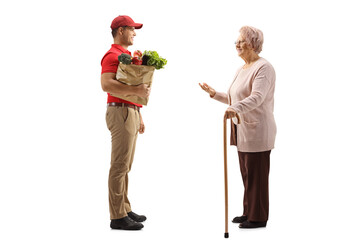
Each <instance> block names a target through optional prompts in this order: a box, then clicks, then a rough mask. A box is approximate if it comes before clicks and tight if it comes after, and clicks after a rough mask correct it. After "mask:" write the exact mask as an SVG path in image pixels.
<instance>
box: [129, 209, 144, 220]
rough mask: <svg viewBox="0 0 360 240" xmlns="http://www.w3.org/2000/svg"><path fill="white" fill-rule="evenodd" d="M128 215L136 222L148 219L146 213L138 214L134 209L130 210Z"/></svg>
mask: <svg viewBox="0 0 360 240" xmlns="http://www.w3.org/2000/svg"><path fill="white" fill-rule="evenodd" d="M128 216H129V217H130V218H131V219H132V220H134V221H136V222H144V221H145V220H146V217H145V216H144V215H137V214H136V213H134V212H132V211H131V212H128Z"/></svg>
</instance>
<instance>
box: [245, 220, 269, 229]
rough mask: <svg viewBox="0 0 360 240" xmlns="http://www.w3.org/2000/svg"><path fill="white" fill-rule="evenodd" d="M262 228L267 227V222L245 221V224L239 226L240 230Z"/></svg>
mask: <svg viewBox="0 0 360 240" xmlns="http://www.w3.org/2000/svg"><path fill="white" fill-rule="evenodd" d="M260 227H266V222H250V221H245V222H243V223H240V225H239V228H260Z"/></svg>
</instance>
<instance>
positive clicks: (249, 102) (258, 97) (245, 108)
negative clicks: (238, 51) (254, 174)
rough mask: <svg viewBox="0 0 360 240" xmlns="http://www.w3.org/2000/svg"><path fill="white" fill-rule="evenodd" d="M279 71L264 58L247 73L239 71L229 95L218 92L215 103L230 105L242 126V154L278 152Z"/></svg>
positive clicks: (239, 145)
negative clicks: (276, 96)
mask: <svg viewBox="0 0 360 240" xmlns="http://www.w3.org/2000/svg"><path fill="white" fill-rule="evenodd" d="M275 78H276V77H275V71H274V68H273V67H272V65H271V64H270V63H269V62H268V61H267V60H265V59H264V58H260V59H259V60H257V61H256V62H255V63H254V64H253V65H252V66H251V67H249V68H247V69H242V67H241V68H240V69H238V71H237V72H236V75H235V78H234V81H233V83H232V84H231V86H230V88H229V90H228V92H227V93H219V92H216V94H215V96H214V99H216V100H218V101H220V102H222V103H225V104H229V105H230V108H232V109H233V110H234V111H236V112H237V113H238V114H239V116H240V120H241V123H240V124H237V148H238V151H240V152H263V151H268V150H271V149H273V148H274V144H275V136H276V124H275V119H274V114H273V111H274V90H275Z"/></svg>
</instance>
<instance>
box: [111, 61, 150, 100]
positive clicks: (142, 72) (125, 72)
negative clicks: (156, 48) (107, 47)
mask: <svg viewBox="0 0 360 240" xmlns="http://www.w3.org/2000/svg"><path fill="white" fill-rule="evenodd" d="M154 71H155V67H154V66H146V65H135V64H129V65H126V64H123V63H121V62H120V63H119V66H118V69H117V72H116V80H118V81H119V82H121V83H123V84H126V85H132V86H137V85H140V84H142V83H143V84H147V85H149V87H151V84H152V79H153V75H154ZM112 96H115V97H118V98H121V99H124V100H126V101H129V102H133V103H137V104H141V105H145V106H146V105H147V103H148V101H149V97H147V98H143V97H138V96H135V95H121V94H112Z"/></svg>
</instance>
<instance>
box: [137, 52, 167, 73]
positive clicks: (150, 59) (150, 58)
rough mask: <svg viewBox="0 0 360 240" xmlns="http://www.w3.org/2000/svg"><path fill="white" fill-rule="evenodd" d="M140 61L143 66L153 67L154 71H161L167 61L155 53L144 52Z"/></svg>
mask: <svg viewBox="0 0 360 240" xmlns="http://www.w3.org/2000/svg"><path fill="white" fill-rule="evenodd" d="M142 60H143V65H148V66H154V67H155V69H161V68H163V67H164V66H165V65H166V63H167V60H166V59H165V58H162V57H160V56H159V54H158V53H157V52H156V51H145V52H144V54H143V58H142Z"/></svg>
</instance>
